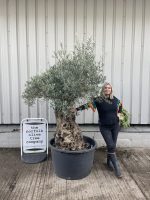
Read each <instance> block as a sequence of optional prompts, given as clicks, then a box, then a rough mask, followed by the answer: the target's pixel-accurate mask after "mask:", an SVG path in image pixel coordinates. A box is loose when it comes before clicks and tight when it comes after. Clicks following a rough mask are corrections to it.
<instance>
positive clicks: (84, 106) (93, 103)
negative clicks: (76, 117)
mask: <svg viewBox="0 0 150 200" xmlns="http://www.w3.org/2000/svg"><path fill="white" fill-rule="evenodd" d="M88 108H91V109H92V110H93V112H95V111H96V105H95V102H94V101H92V102H88V103H86V104H84V105H81V106H79V107H78V108H76V110H77V111H82V110H85V109H88Z"/></svg>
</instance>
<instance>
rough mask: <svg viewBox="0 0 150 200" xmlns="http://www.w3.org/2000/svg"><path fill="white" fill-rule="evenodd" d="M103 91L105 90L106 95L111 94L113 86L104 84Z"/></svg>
mask: <svg viewBox="0 0 150 200" xmlns="http://www.w3.org/2000/svg"><path fill="white" fill-rule="evenodd" d="M103 92H104V95H105V96H110V94H111V93H112V87H111V85H109V84H106V85H105V86H104V90H103Z"/></svg>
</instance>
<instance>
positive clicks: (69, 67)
mask: <svg viewBox="0 0 150 200" xmlns="http://www.w3.org/2000/svg"><path fill="white" fill-rule="evenodd" d="M54 55H55V58H56V64H54V65H53V66H50V67H49V69H47V70H46V71H45V72H44V73H42V74H40V75H35V76H33V77H31V79H30V80H29V81H27V82H26V85H25V90H24V92H23V95H22V96H23V98H24V100H25V102H26V103H27V104H28V105H32V104H33V103H34V102H35V100H36V99H44V100H48V101H49V102H50V106H52V107H53V109H54V111H55V116H56V133H55V145H56V146H57V147H58V148H63V149H69V150H79V149H83V148H85V146H86V144H85V143H84V141H83V138H82V136H81V130H80V127H79V125H78V124H77V123H76V121H75V119H76V109H75V107H76V106H77V105H79V103H80V101H81V99H82V98H84V99H86V100H87V101H90V99H91V98H92V97H95V96H97V95H98V94H99V92H100V88H101V84H102V83H103V82H104V79H105V77H104V75H103V63H102V62H96V60H95V45H94V43H93V42H91V40H88V41H86V42H84V43H81V44H79V43H77V44H76V45H75V46H74V50H73V51H72V52H69V53H67V52H66V50H64V49H63V47H61V49H60V50H58V51H57V52H55V54H54Z"/></svg>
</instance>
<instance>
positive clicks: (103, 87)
mask: <svg viewBox="0 0 150 200" xmlns="http://www.w3.org/2000/svg"><path fill="white" fill-rule="evenodd" d="M106 85H110V87H111V93H110V96H109V97H110V99H113V98H114V96H113V89H112V85H111V84H110V83H109V82H105V83H104V84H103V86H102V89H101V96H102V97H104V98H106V96H105V93H104V89H105V87H106Z"/></svg>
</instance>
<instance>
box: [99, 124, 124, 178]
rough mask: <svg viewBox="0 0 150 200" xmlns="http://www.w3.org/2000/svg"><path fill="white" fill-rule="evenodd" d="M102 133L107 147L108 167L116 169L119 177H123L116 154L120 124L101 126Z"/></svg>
mask: <svg viewBox="0 0 150 200" xmlns="http://www.w3.org/2000/svg"><path fill="white" fill-rule="evenodd" d="M100 131H101V134H102V136H103V138H104V140H105V142H106V145H107V151H108V154H107V165H108V167H109V168H111V169H112V168H114V171H115V174H116V176H117V177H121V172H120V168H119V163H118V161H117V158H116V154H115V150H116V142H117V137H118V131H119V124H115V125H110V126H100Z"/></svg>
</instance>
